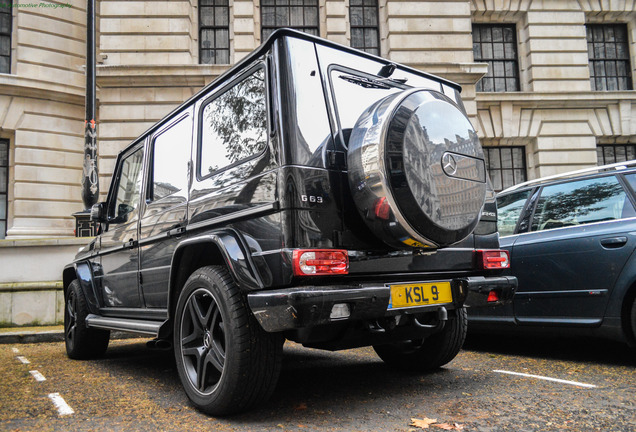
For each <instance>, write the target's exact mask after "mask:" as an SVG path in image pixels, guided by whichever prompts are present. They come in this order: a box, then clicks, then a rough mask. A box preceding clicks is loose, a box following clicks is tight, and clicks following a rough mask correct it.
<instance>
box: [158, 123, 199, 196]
mask: <svg viewBox="0 0 636 432" xmlns="http://www.w3.org/2000/svg"><path fill="white" fill-rule="evenodd" d="M191 141H192V117H190V116H188V117H185V118H183V119H181V120H179V121H178V122H177V123H175V124H173V125H172V126H170V128H169V129H166V130H165V131H164V132H162V133H161V134H160V135H159V136H157V137H156V138H155V139H154V142H153V146H152V148H153V154H152V186H151V188H150V190H149V195H148V198H149V199H151V200H153V201H158V200H160V199H162V198H166V197H168V196H171V195H174V194H176V193H177V192H180V191H184V190H186V189H187V187H188V171H187V168H188V160H190V148H191V146H190V145H191Z"/></svg>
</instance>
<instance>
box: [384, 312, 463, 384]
mask: <svg viewBox="0 0 636 432" xmlns="http://www.w3.org/2000/svg"><path fill="white" fill-rule="evenodd" d="M467 329H468V319H467V315H466V309H464V308H462V309H459V310H457V311H456V316H455V318H454V319H450V317H449V320H448V321H447V322H446V325H445V326H444V329H443V330H442V331H441V332H439V333H435V334H434V335H431V336H429V337H427V338H426V339H423V340H417V341H415V340H413V341H404V342H396V343H392V344H387V345H376V346H374V347H373V349H374V350H375V352H376V353H377V354H378V356H379V357H380V358H381V359H382V360H383V361H384V362H385V363H387V364H388V365H390V366H392V367H395V368H396V369H402V370H407V371H418V372H425V371H430V370H434V369H437V368H439V367H441V366H444V365H445V364H447V363H449V362H450V361H451V360H453V359H454V358H455V356H457V354H458V353H459V351H460V350H461V348H462V345H464V340H465V339H466V330H467Z"/></svg>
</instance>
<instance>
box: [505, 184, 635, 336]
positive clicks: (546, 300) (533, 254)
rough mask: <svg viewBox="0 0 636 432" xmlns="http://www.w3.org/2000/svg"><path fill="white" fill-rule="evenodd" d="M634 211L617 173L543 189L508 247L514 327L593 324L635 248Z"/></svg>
mask: <svg viewBox="0 0 636 432" xmlns="http://www.w3.org/2000/svg"><path fill="white" fill-rule="evenodd" d="M634 216H636V212H635V211H634V206H633V203H632V202H631V200H630V198H629V196H628V194H627V193H626V191H625V189H624V187H623V185H622V184H621V182H620V181H619V179H618V178H617V177H616V176H614V175H611V176H604V177H596V178H588V179H582V180H576V181H569V182H563V183H559V184H553V185H549V186H545V187H543V188H542V190H541V191H540V196H539V199H538V201H537V205H536V208H535V211H534V215H533V218H532V222H531V224H530V229H529V232H528V233H525V234H521V235H518V236H517V237H518V238H517V239H516V241H515V242H514V245H513V246H512V262H511V267H512V269H513V272H514V274H515V275H516V276H517V277H518V280H519V288H518V290H517V293H516V295H515V297H514V302H513V307H514V313H515V317H516V319H517V321H518V322H519V324H536V325H541V324H551V325H558V324H559V323H562V324H567V325H581V326H594V325H598V324H599V323H600V322H601V320H602V317H603V314H604V311H605V307H606V305H607V301H608V298H609V293H610V292H611V290H612V288H613V286H614V283H615V281H616V279H617V277H618V275H619V274H620V272H621V270H622V268H623V267H624V265H625V263H626V261H627V259H628V258H629V256H630V255H631V252H632V250H633V249H634V246H636V234H634V233H636V219H634ZM502 243H503V242H502Z"/></svg>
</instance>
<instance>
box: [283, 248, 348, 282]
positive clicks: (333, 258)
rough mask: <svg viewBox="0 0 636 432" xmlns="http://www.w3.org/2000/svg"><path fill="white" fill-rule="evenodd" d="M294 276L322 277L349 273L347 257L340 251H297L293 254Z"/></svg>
mask: <svg viewBox="0 0 636 432" xmlns="http://www.w3.org/2000/svg"><path fill="white" fill-rule="evenodd" d="M293 266H294V275H296V276H323V275H334V274H347V273H349V255H347V251H346V250H340V249H297V250H294V253H293Z"/></svg>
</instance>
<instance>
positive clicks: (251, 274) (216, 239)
mask: <svg viewBox="0 0 636 432" xmlns="http://www.w3.org/2000/svg"><path fill="white" fill-rule="evenodd" d="M209 245H211V246H213V247H215V248H216V249H217V250H218V251H219V253H220V256H221V258H222V259H223V262H224V264H225V265H226V266H227V268H228V270H229V271H230V274H231V275H232V277H233V278H234V281H235V282H236V283H237V285H238V286H239V288H240V289H241V291H244V292H245V291H254V290H258V289H262V288H263V287H264V284H263V280H262V278H261V276H260V274H259V272H258V270H257V268H256V266H255V265H254V263H253V261H252V258H251V255H250V254H249V253H248V252H247V251H248V248H247V247H246V245H245V243H244V242H243V241H242V239H241V237H240V235H239V234H238V233H236V232H235V231H233V230H220V231H217V232H213V233H206V234H204V235H201V236H197V237H192V238H189V239H186V240H184V241H182V242H181V243H179V245H178V246H177V247H176V249H175V251H174V253H173V255H172V262H171V263H170V283H169V292H168V307H169V308H170V306H171V305H173V304H175V303H176V299H175V298H173V297H174V296H175V294H176V292H177V288H178V286H177V285H179V283H180V282H179V280H180V278H183V276H182V275H181V276H180V273H181V270H182V269H184V268H186V269H187V267H188V266H187V265H183V263H182V261H183V259H188V258H187V255H186V251H188V250H192V248H197V247H205V246H209ZM183 282H185V281H183ZM169 313H170V311H169Z"/></svg>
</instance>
